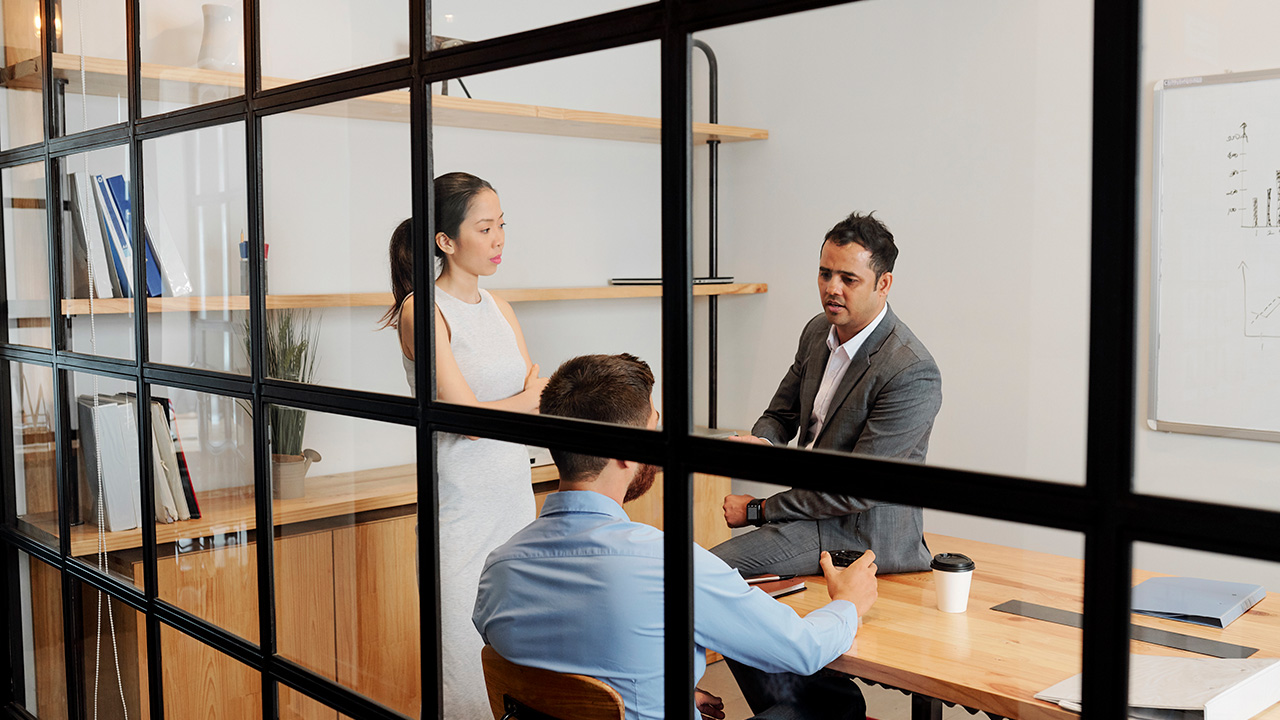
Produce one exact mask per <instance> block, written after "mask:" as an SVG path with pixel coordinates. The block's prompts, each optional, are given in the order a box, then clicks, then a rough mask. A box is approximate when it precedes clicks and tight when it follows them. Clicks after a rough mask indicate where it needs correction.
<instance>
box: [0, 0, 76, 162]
mask: <svg viewBox="0 0 1280 720" xmlns="http://www.w3.org/2000/svg"><path fill="white" fill-rule="evenodd" d="M41 5H42V3H40V2H39V0H5V2H4V5H3V8H4V10H3V12H4V29H5V33H4V65H5V67H6V68H11V70H10V71H9V72H10V73H12V74H9V75H8V76H7V77H6V78H5V82H4V89H3V90H0V105H2V106H3V107H4V110H3V112H0V149H3V150H8V149H9V148H15V147H18V146H20V145H29V144H31V143H36V142H40V141H41V140H43V139H44V111H43V109H42V108H43V100H44V89H43V86H42V84H41V81H42V79H43V76H44V63H43V62H42V61H41V56H42V54H43V53H42V48H43V45H44V40H43V38H42V34H41V27H40V26H41V25H42V24H43V22H44V20H43V18H44V14H43V13H44V9H43V8H42V7H41ZM57 32H58V33H59V34H61V32H62V28H61V23H59V26H58V27H57Z"/></svg>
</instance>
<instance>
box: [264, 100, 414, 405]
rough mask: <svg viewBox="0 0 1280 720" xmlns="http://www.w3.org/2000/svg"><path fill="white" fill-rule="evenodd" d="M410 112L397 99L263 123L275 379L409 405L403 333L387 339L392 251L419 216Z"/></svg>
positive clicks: (270, 364)
mask: <svg viewBox="0 0 1280 720" xmlns="http://www.w3.org/2000/svg"><path fill="white" fill-rule="evenodd" d="M408 101H409V95H408V93H407V92H403V91H392V92H386V93H381V94H379V95H375V96H371V97H370V98H366V99H361V100H350V101H345V102H341V103H335V104H332V105H325V106H323V107H320V108H311V109H308V110H300V111H297V112H291V113H284V114H279V115H272V116H270V117H267V118H264V119H263V121H262V134H263V146H262V154H263V159H262V163H263V183H264V186H263V198H264V202H265V215H264V217H265V220H266V236H265V239H266V243H267V265H268V272H267V276H268V287H267V292H268V293H269V295H268V299H267V307H268V309H269V310H268V315H269V317H268V333H267V335H268V338H269V342H268V343H267V346H266V349H267V371H268V373H269V374H270V375H271V376H272V377H278V378H285V379H289V380H300V381H302V382H313V383H318V384H322V385H331V386H338V387H346V388H355V389H360V390H374V391H378V392H386V393H398V394H401V395H403V394H407V393H406V390H407V388H406V385H405V381H404V377H405V370H404V364H403V361H402V359H401V357H400V356H401V353H400V350H399V347H398V342H397V339H396V335H395V331H394V330H385V329H384V330H381V332H379V330H380V329H381V328H382V322H381V318H382V317H383V315H384V314H385V313H386V311H387V309H388V307H389V306H390V304H391V295H390V293H388V292H387V290H388V289H389V286H390V283H389V281H388V269H387V251H386V248H387V241H388V239H389V238H390V237H391V233H392V231H393V230H395V228H396V226H397V225H398V224H399V223H400V222H401V221H403V220H404V219H405V218H406V217H408V215H409V213H410V209H411V205H412V203H411V199H410V185H411V183H410V177H409V174H410V166H409V158H410V152H409V124H408V123H407V122H405V121H407V120H408V115H407V110H408ZM388 112H390V113H392V114H390V115H388V114H387V113H388ZM318 147H323V148H325V151H324V152H316V148H318ZM303 347H305V348H306V351H305V353H302V354H301V355H300V357H299V360H301V362H299V363H297V364H294V365H291V364H290V361H289V359H288V358H289V356H290V354H291V353H292V352H295V351H300V349H301V348H303Z"/></svg>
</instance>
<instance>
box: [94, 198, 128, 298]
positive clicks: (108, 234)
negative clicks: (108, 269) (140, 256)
mask: <svg viewBox="0 0 1280 720" xmlns="http://www.w3.org/2000/svg"><path fill="white" fill-rule="evenodd" d="M93 199H94V200H95V201H96V204H97V206H98V213H99V215H100V218H101V220H102V232H103V236H104V237H105V238H106V241H107V242H106V244H107V247H108V248H110V250H111V262H112V264H113V265H114V267H115V269H116V277H117V279H119V281H120V297H133V245H132V244H131V243H130V242H129V233H127V232H125V230H124V219H123V218H122V217H120V211H119V210H118V209H117V208H116V203H115V200H113V199H112V198H111V190H110V188H108V187H107V181H106V180H103V179H102V176H101V175H94V176H93Z"/></svg>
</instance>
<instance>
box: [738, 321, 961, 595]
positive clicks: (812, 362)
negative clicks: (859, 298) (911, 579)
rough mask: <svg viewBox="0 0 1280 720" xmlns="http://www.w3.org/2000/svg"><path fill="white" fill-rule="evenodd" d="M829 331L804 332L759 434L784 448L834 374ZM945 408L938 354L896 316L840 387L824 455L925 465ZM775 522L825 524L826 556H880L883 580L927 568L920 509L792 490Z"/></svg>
mask: <svg viewBox="0 0 1280 720" xmlns="http://www.w3.org/2000/svg"><path fill="white" fill-rule="evenodd" d="M830 327H831V325H830V323H829V322H827V319H826V317H825V315H823V314H819V315H817V316H816V317H814V318H813V319H812V320H810V321H809V324H808V325H806V326H805V328H804V332H802V333H801V334H800V346H799V348H798V349H797V351H796V358H795V362H794V363H793V364H792V365H791V369H790V370H788V371H787V375H786V377H784V378H783V379H782V383H781V384H780V385H778V390H777V392H776V393H774V396H773V401H772V402H770V403H769V409H768V410H766V411H765V413H764V415H762V416H761V417H760V419H759V420H757V421H756V424H755V426H754V427H752V429H751V432H752V434H753V435H756V436H759V437H762V438H767V439H768V440H769V441H770V442H773V443H774V444H776V445H785V444H786V443H788V442H790V441H791V440H792V438H795V437H796V435H797V434H799V435H801V437H800V443H799V444H800V446H801V447H803V446H805V445H806V444H808V442H809V440H810V438H809V437H807V435H808V428H809V416H810V415H811V414H812V412H813V402H814V396H815V395H817V393H818V387H819V385H821V383H822V375H823V373H824V371H825V370H826V364H827V357H828V356H829V355H830V354H831V351H830V350H828V349H827V334H828V332H829V331H830ZM941 407H942V375H941V374H940V373H939V371H938V366H937V364H936V363H934V361H933V356H931V355H930V354H929V351H928V350H926V349H925V347H924V344H923V343H921V342H920V340H919V339H917V338H916V336H915V335H914V334H912V332H911V330H910V329H909V328H908V327H907V326H906V324H905V323H903V322H902V321H901V320H899V319H898V316H897V315H895V314H894V312H893V309H892V308H888V309H887V310H886V311H885V316H884V318H883V319H882V320H881V321H880V324H879V325H878V326H877V327H876V329H875V331H874V332H872V333H871V335H870V337H868V338H867V341H866V342H865V343H863V345H862V347H861V348H860V349H859V350H858V351H857V353H855V354H854V356H853V358H852V359H851V360H850V362H849V367H848V369H846V370H845V374H844V377H843V378H842V379H841V380H840V384H839V385H838V386H837V387H836V392H835V395H834V396H833V397H832V399H831V405H830V407H829V409H828V411H827V417H826V419H825V421H824V423H823V425H822V429H821V430H820V431H819V433H818V437H817V440H816V442H814V448H815V449H821V450H838V451H842V452H851V453H856V454H859V455H874V456H876V457H886V458H898V459H902V460H907V461H910V462H923V461H924V458H925V453H926V452H927V451H928V449H929V433H930V432H931V431H932V430H933V419H934V417H935V416H936V415H937V414H938V410H939V409H940V408H941ZM765 519H766V520H767V521H768V522H789V521H816V522H817V528H818V536H819V542H820V547H821V548H822V549H823V550H837V549H856V550H862V549H866V548H871V549H872V550H874V551H875V553H876V564H877V565H878V566H879V569H880V572H882V573H895V572H914V571H917V570H927V569H928V568H929V561H930V559H931V558H932V555H931V553H930V552H929V548H928V547H926V546H925V543H924V517H923V512H922V511H921V509H920V508H918V507H911V506H908V505H898V504H894V503H880V502H876V501H873V500H865V499H862V498H857V497H853V496H849V495H836V494H832V493H823V492H815V491H812V490H801V489H793V490H788V491H786V492H782V493H778V494H777V495H774V496H773V497H770V498H769V499H768V500H767V501H766V503H765Z"/></svg>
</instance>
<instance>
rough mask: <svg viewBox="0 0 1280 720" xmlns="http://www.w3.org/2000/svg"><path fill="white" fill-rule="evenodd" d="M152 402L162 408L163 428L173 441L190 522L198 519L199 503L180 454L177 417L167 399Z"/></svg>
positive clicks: (185, 459) (184, 460)
mask: <svg viewBox="0 0 1280 720" xmlns="http://www.w3.org/2000/svg"><path fill="white" fill-rule="evenodd" d="M152 400H154V401H156V402H158V403H160V405H161V406H162V407H163V408H164V412H165V418H166V419H167V420H168V424H167V425H166V426H165V427H167V428H168V430H169V437H170V439H172V441H173V452H174V456H175V463H176V466H177V470H178V479H179V480H180V481H181V483H182V495H183V496H184V497H185V498H186V500H187V511H188V512H190V513H191V519H192V520H199V519H200V502H199V500H198V499H197V498H196V489H195V485H194V484H193V483H192V482H191V471H190V469H189V468H188V467H187V456H186V454H185V453H183V452H182V439H181V438H180V437H178V417H177V415H176V414H175V413H174V411H173V403H171V402H170V401H169V400H168V399H167V398H156V397H153V398H152Z"/></svg>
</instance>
